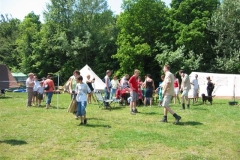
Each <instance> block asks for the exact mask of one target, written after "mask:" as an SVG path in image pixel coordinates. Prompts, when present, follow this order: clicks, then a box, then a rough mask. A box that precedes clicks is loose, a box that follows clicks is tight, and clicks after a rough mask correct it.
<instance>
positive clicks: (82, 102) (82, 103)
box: [75, 76, 91, 125]
mask: <svg viewBox="0 0 240 160" xmlns="http://www.w3.org/2000/svg"><path fill="white" fill-rule="evenodd" d="M76 80H77V85H76V89H75V92H76V93H77V96H76V101H77V116H80V121H81V122H80V124H79V125H83V124H87V118H86V107H87V94H88V93H90V92H91V90H90V88H89V87H88V85H87V84H85V83H83V77H82V76H78V77H76Z"/></svg>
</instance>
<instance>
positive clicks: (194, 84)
mask: <svg viewBox="0 0 240 160" xmlns="http://www.w3.org/2000/svg"><path fill="white" fill-rule="evenodd" d="M191 84H192V85H193V98H194V101H195V102H196V101H197V98H198V95H197V94H198V87H199V86H198V75H197V74H196V75H195V79H193V80H192V82H191Z"/></svg>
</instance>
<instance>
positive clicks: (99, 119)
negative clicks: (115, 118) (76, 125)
mask: <svg viewBox="0 0 240 160" xmlns="http://www.w3.org/2000/svg"><path fill="white" fill-rule="evenodd" d="M87 119H88V120H90V121H91V120H97V121H105V120H104V119H102V118H93V117H92V118H87Z"/></svg>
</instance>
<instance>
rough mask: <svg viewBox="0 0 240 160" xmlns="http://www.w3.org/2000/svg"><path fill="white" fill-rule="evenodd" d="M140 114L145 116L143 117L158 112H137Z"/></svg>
mask: <svg viewBox="0 0 240 160" xmlns="http://www.w3.org/2000/svg"><path fill="white" fill-rule="evenodd" d="M139 113H140V114H145V115H155V114H159V112H139Z"/></svg>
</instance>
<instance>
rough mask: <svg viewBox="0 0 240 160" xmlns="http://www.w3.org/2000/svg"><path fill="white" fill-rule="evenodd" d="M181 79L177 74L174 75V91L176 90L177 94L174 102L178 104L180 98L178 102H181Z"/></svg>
mask: <svg viewBox="0 0 240 160" xmlns="http://www.w3.org/2000/svg"><path fill="white" fill-rule="evenodd" d="M179 88H180V85H179V80H178V78H177V77H176V76H174V92H175V96H174V104H176V101H177V100H178V103H179V104H180V99H179Z"/></svg>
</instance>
